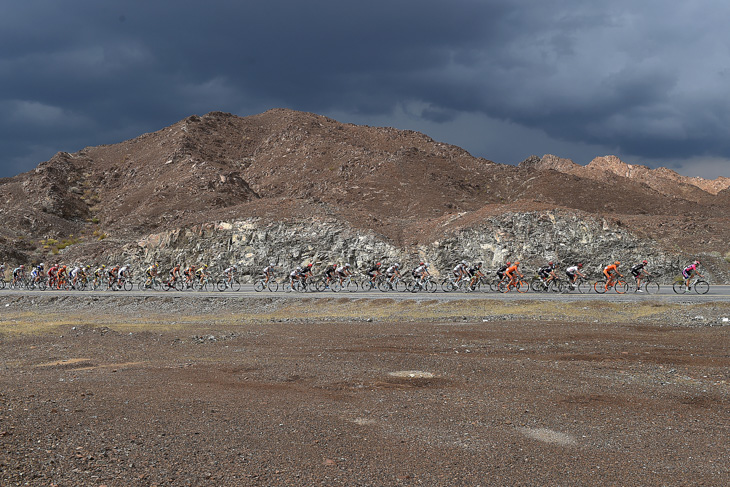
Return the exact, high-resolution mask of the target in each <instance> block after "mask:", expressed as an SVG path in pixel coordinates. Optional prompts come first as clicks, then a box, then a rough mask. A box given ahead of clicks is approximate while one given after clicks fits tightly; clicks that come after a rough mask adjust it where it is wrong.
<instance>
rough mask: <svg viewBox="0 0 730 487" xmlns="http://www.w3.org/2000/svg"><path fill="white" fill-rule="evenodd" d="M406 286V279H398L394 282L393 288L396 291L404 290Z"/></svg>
mask: <svg viewBox="0 0 730 487" xmlns="http://www.w3.org/2000/svg"><path fill="white" fill-rule="evenodd" d="M407 288H408V283H407V282H406V281H401V280H398V281H396V283H395V290H396V291H398V292H401V293H402V292H404V291H405V290H406V289H407Z"/></svg>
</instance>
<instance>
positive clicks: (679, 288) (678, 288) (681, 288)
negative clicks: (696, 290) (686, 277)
mask: <svg viewBox="0 0 730 487" xmlns="http://www.w3.org/2000/svg"><path fill="white" fill-rule="evenodd" d="M672 289H673V290H674V292H675V293H676V294H684V293H686V292H687V286H685V285H684V281H674V284H672Z"/></svg>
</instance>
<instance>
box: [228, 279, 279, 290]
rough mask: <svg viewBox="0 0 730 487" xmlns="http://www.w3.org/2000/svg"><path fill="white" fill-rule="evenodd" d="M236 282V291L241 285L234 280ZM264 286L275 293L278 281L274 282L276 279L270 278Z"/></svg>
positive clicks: (277, 288)
mask: <svg viewBox="0 0 730 487" xmlns="http://www.w3.org/2000/svg"><path fill="white" fill-rule="evenodd" d="M236 284H238V289H236V291H238V290H240V289H241V285H240V284H239V283H238V282H236ZM266 288H267V289H268V290H269V291H271V292H272V293H275V292H276V291H278V290H279V283H278V282H276V281H274V280H273V279H272V280H270V281H269V283H268V284H267V285H266Z"/></svg>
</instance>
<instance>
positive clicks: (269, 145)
mask: <svg viewBox="0 0 730 487" xmlns="http://www.w3.org/2000/svg"><path fill="white" fill-rule="evenodd" d="M729 181H730V180H727V178H720V179H718V180H715V181H704V180H699V179H697V178H683V177H682V176H679V175H677V174H676V173H673V172H671V171H668V170H650V169H648V168H643V167H642V166H628V165H626V164H623V163H622V162H621V161H619V160H618V159H616V158H614V157H610V156H609V157H605V158H598V159H596V160H594V161H592V162H591V163H590V164H589V165H588V166H585V167H584V166H579V165H577V164H574V163H573V162H572V161H569V160H566V159H560V158H557V157H555V156H549V155H548V156H544V157H542V158H538V157H534V156H533V157H531V158H529V159H528V160H526V161H524V162H523V163H521V164H520V165H519V166H518V167H515V166H509V165H501V164H495V163H493V162H491V161H488V160H485V159H481V158H475V157H473V156H471V155H470V154H469V153H468V152H466V151H464V150H463V149H461V148H459V147H455V146H452V145H448V144H443V143H439V142H436V141H434V140H432V139H431V138H429V137H427V136H426V135H423V134H421V133H417V132H412V131H402V130H396V129H393V128H381V127H368V126H357V125H352V124H342V123H339V122H337V121H335V120H332V119H329V118H326V117H322V116H319V115H315V114H311V113H301V112H295V111H291V110H283V109H277V110H271V111H268V112H265V113H263V114H260V115H256V116H251V117H245V118H241V117H236V116H233V115H230V114H226V113H219V112H214V113H210V114H207V115H205V116H202V117H199V116H191V117H188V118H186V119H185V120H182V121H180V122H178V123H176V124H174V125H172V126H170V127H167V128H164V129H162V130H160V131H158V132H154V133H150V134H144V135H141V136H140V137H137V138H135V139H132V140H129V141H125V142H122V143H119V144H114V145H107V146H99V147H89V148H86V149H83V150H81V151H79V152H77V153H74V154H67V153H59V154H57V155H55V156H54V157H53V158H52V159H51V160H49V161H46V162H44V163H41V164H40V165H39V166H38V168H36V169H35V170H33V171H30V172H28V173H24V174H21V175H18V176H16V177H14V178H7V179H4V180H0V186H1V187H2V190H3V195H4V196H5V204H4V205H3V208H2V209H0V219H2V222H3V225H2V229H1V230H0V252H2V258H3V259H5V260H8V261H11V262H19V261H23V262H30V261H33V260H41V259H42V260H49V259H54V258H55V259H63V260H84V261H89V260H91V261H102V260H107V261H108V260H111V259H117V260H118V259H128V260H134V261H140V262H142V261H150V260H152V259H160V260H163V261H165V262H172V261H173V260H184V261H200V260H205V261H206V262H209V263H211V264H216V265H224V264H225V263H228V262H239V263H246V264H247V265H250V266H251V267H252V268H254V267H256V266H258V265H260V264H261V263H262V262H266V261H268V260H271V259H274V260H275V261H277V262H280V263H281V265H282V266H285V267H286V266H290V265H294V264H295V263H297V261H298V260H299V261H301V260H305V259H318V260H323V259H324V260H347V261H351V262H354V263H355V262H356V263H364V262H367V261H370V260H372V259H380V258H389V259H399V260H403V261H414V260H418V259H424V258H425V259H428V260H431V261H434V262H438V264H439V265H442V263H443V266H448V265H450V261H451V260H453V259H455V258H457V256H459V257H458V258H474V259H480V260H483V261H485V262H488V263H493V264H496V263H497V262H499V261H501V260H503V259H505V258H511V257H516V258H520V259H522V260H525V261H528V262H530V263H534V265H539V264H540V263H542V261H544V260H545V259H554V258H558V259H561V260H564V261H566V260H573V259H580V260H584V261H586V262H595V265H600V264H601V263H603V262H604V261H605V260H606V259H607V258H610V259H612V260H613V259H615V258H621V259H624V260H626V259H634V258H641V257H642V256H649V257H653V258H654V259H656V260H657V262H658V261H661V262H662V263H663V264H662V265H663V266H664V265H666V266H668V265H670V264H668V263H673V264H671V265H678V264H677V262H683V261H684V260H686V259H688V258H693V257H694V256H697V255H702V256H705V257H706V260H707V262H713V263H714V264H712V265H713V266H714V267H716V270H714V271H713V272H715V274H716V275H717V276H718V277H719V276H725V275H727V273H728V265H727V262H725V260H724V256H725V254H726V253H727V252H728V251H729V250H730V248H728V244H727V242H728V241H729V240H730V222H729V220H728V216H727V215H728V214H730V212H729V211H728V210H730V189H728V182H729ZM517 221H519V222H523V223H520V224H519V225H518V227H519V228H520V230H515V228H516V227H515V225H516V224H515V222H517ZM540 222H543V223H540ZM545 222H547V223H545ZM242 228H246V229H249V230H250V231H249V230H246V231H242V230H241V229H242ZM586 228H587V229H590V231H586V230H581V229H586ZM211 229H212V230H211ZM324 229H329V230H328V231H329V233H328V235H329V236H328V237H326V238H325V237H323V236H322V235H321V232H322V231H324ZM526 229H527V230H526ZM247 232H248V233H247ZM612 235H622V237H621V238H620V239H619V240H615V239H613V237H611V236H612ZM262 236H263V237H262ZM251 242H256V245H255V246H253V245H251ZM249 247H250V248H249ZM622 256H626V257H622Z"/></svg>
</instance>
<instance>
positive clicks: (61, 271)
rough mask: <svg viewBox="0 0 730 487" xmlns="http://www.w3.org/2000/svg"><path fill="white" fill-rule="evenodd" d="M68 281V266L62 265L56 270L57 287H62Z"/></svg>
mask: <svg viewBox="0 0 730 487" xmlns="http://www.w3.org/2000/svg"><path fill="white" fill-rule="evenodd" d="M67 281H68V268H67V267H66V266H65V265H62V266H60V267H59V268H58V272H56V288H58V289H61V286H63V285H65V284H66V282H67Z"/></svg>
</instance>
